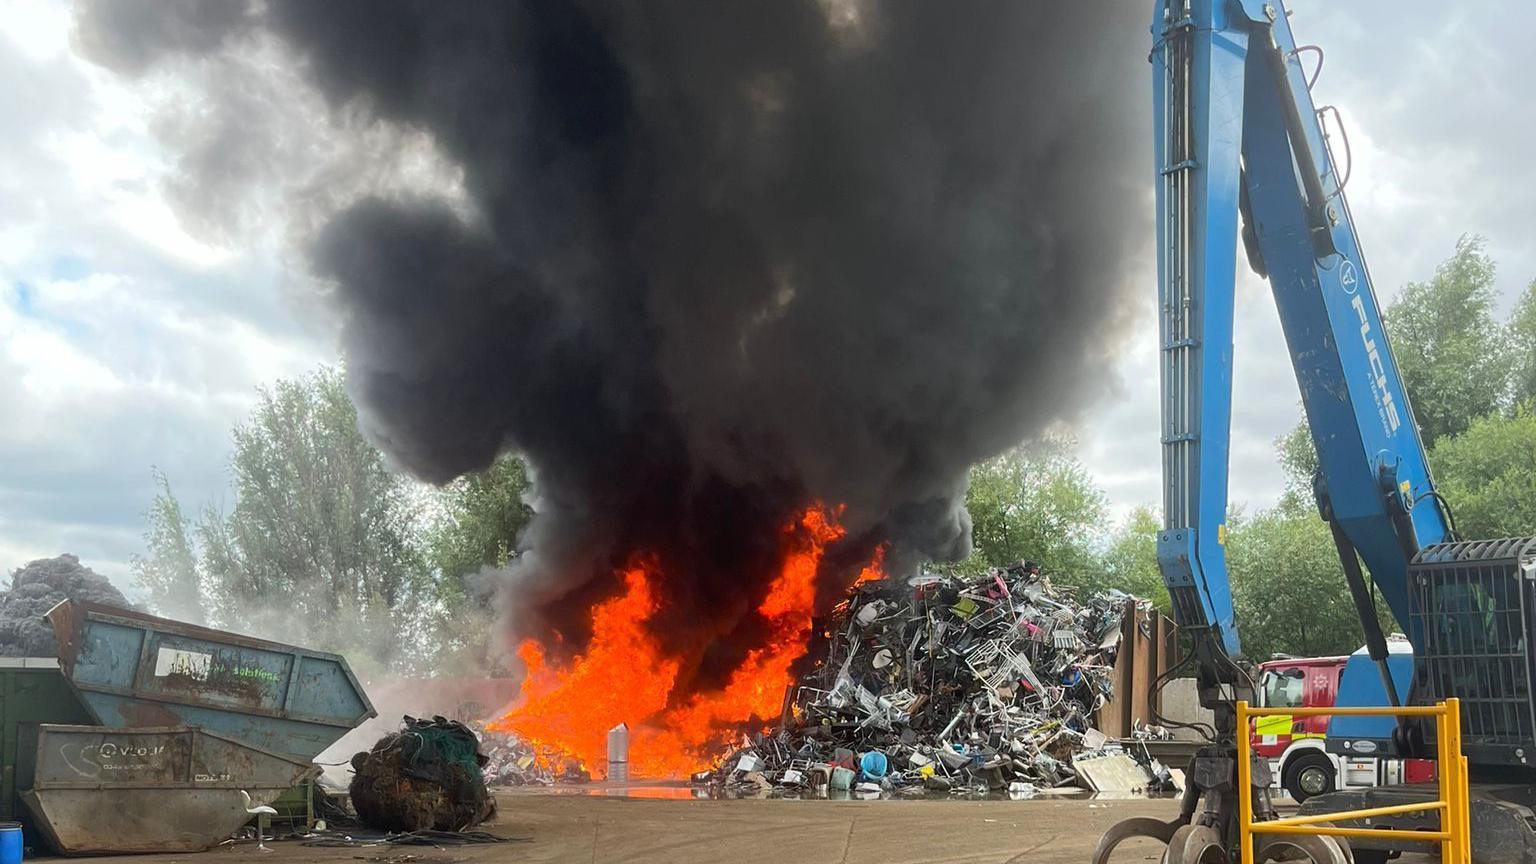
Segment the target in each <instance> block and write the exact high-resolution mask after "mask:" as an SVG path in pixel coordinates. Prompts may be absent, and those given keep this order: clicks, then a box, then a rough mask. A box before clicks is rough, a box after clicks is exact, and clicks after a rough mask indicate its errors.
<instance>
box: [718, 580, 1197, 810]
mask: <svg viewBox="0 0 1536 864" xmlns="http://www.w3.org/2000/svg"><path fill="white" fill-rule="evenodd" d="M1138 602H1141V601H1137V600H1135V599H1133V598H1131V597H1129V596H1127V595H1125V594H1121V593H1119V592H1110V593H1105V594H1101V595H1099V596H1097V597H1094V598H1093V599H1092V600H1091V601H1089V602H1088V603H1086V604H1084V603H1078V602H1076V601H1074V600H1073V599H1072V598H1071V596H1070V595H1069V594H1067V593H1066V592H1063V591H1059V590H1057V589H1055V588H1053V587H1052V585H1051V583H1050V580H1049V579H1047V578H1046V577H1045V576H1044V575H1042V574H1041V572H1040V568H1039V567H1037V566H1035V565H1033V564H1028V563H1024V564H1020V565H1017V566H1015V567H1010V568H1007V569H1006V570H996V571H993V572H992V573H990V574H987V575H985V576H982V577H979V578H974V579H968V578H957V577H943V576H921V577H918V578H915V579H912V580H910V581H903V580H894V579H879V580H871V581H867V582H863V583H861V584H859V585H857V586H855V587H854V589H853V590H852V592H851V596H850V597H849V599H848V601H847V602H845V603H843V604H842V605H840V606H838V607H837V609H836V610H835V611H834V613H833V616H832V620H831V621H830V623H829V624H828V627H827V630H826V633H827V634H828V638H827V640H826V642H825V644H824V646H823V650H824V651H825V656H824V657H823V659H822V660H821V662H820V664H819V665H818V667H817V668H816V670H815V671H814V672H812V673H810V674H808V675H806V676H805V677H804V678H802V679H801V681H800V683H799V686H798V688H797V689H796V690H795V693H794V696H793V705H792V709H793V710H792V712H786V713H787V715H789V714H791V713H792V720H791V722H790V723H789V724H788V725H786V726H784V727H782V728H779V729H777V730H774V731H772V732H768V733H764V734H761V735H758V736H757V737H756V738H755V739H750V740H749V743H747V744H746V746H744V747H742V748H740V749H738V750H735V751H733V752H731V753H729V754H728V755H727V756H726V757H725V758H724V759H722V760H721V761H720V763H719V765H718V767H717V768H716V769H715V770H713V771H707V772H702V773H700V774H697V775H695V777H694V780H695V782H696V783H700V784H707V785H711V786H713V787H714V788H715V790H716V791H717V792H730V791H738V792H739V791H743V790H745V791H752V790H760V789H770V788H776V789H779V790H781V791H783V790H788V791H791V792H802V791H820V792H826V791H828V790H831V791H844V790H850V789H851V790H853V791H854V792H860V793H863V794H869V795H875V794H881V793H884V792H891V791H896V790H899V791H904V792H907V791H909V792H914V793H922V792H923V791H925V790H937V791H954V792H965V793H979V794H986V793H988V792H1000V791H1007V792H1009V793H1011V794H1014V795H1027V794H1031V793H1032V792H1033V791H1034V790H1036V789H1037V788H1041V787H1056V786H1063V785H1070V784H1074V783H1076V782H1079V780H1081V782H1082V783H1083V784H1084V785H1085V786H1086V787H1087V788H1090V789H1095V788H1097V783H1096V776H1102V774H1103V773H1104V772H1103V771H1102V770H1100V771H1098V772H1095V770H1094V763H1093V762H1090V761H1087V757H1090V756H1096V757H1099V762H1098V764H1099V765H1100V766H1102V765H1105V764H1108V765H1111V766H1113V767H1114V768H1115V769H1117V770H1120V771H1122V772H1123V771H1124V770H1126V766H1127V763H1128V766H1129V770H1130V771H1131V772H1132V774H1131V775H1130V776H1134V777H1139V778H1141V779H1142V780H1143V784H1142V786H1141V787H1140V788H1146V789H1150V788H1156V787H1157V786H1159V785H1162V784H1166V783H1167V782H1169V778H1168V776H1167V772H1166V770H1165V769H1162V767H1161V766H1159V765H1155V764H1154V763H1151V762H1150V760H1149V759H1143V762H1145V763H1146V764H1145V766H1143V765H1141V764H1138V763H1137V762H1136V761H1133V760H1132V759H1131V758H1129V757H1127V756H1126V755H1124V754H1121V753H1119V752H1118V748H1113V747H1111V745H1109V743H1108V742H1107V741H1106V739H1105V736H1104V735H1103V734H1101V733H1100V732H1098V731H1097V730H1096V729H1094V716H1095V714H1096V712H1097V711H1098V709H1099V708H1101V707H1103V705H1104V704H1105V703H1106V702H1108V701H1109V699H1110V698H1111V696H1112V695H1113V685H1112V683H1111V675H1110V673H1111V671H1112V669H1113V667H1114V662H1115V657H1116V653H1117V650H1118V647H1119V640H1120V633H1121V621H1122V618H1123V616H1124V614H1125V612H1126V607H1127V606H1128V605H1129V604H1134V603H1138ZM1107 747H1109V748H1110V752H1109V753H1107V754H1106V752H1105V751H1106V748H1107ZM1121 776H1125V775H1124V774H1123V773H1122V775H1121Z"/></svg>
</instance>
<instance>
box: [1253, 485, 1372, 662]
mask: <svg viewBox="0 0 1536 864" xmlns="http://www.w3.org/2000/svg"><path fill="white" fill-rule="evenodd" d="M1227 566H1228V568H1229V569H1230V571H1231V574H1232V577H1231V578H1232V591H1233V602H1234V604H1235V605H1236V608H1237V621H1238V628H1239V631H1240V632H1241V634H1242V638H1243V653H1244V654H1246V655H1247V656H1248V657H1249V658H1250V659H1252V660H1267V659H1269V656H1270V655H1271V654H1274V653H1277V652H1279V653H1286V654H1294V655H1301V656H1318V655H1327V654H1348V653H1350V652H1352V651H1354V650H1355V649H1356V648H1359V647H1360V646H1361V644H1363V643H1364V641H1365V636H1364V633H1363V631H1362V630H1361V628H1360V620H1359V617H1358V615H1357V613H1356V612H1355V606H1354V602H1353V601H1352V600H1351V599H1350V594H1349V588H1348V586H1347V585H1346V583H1345V581H1344V574H1343V572H1342V570H1341V569H1340V567H1339V557H1338V553H1337V552H1336V551H1335V550H1334V547H1333V540H1332V538H1331V536H1330V534H1329V531H1328V526H1327V524H1326V523H1324V522H1323V520H1322V519H1320V518H1318V516H1317V514H1316V512H1315V511H1314V512H1311V513H1298V512H1287V511H1286V510H1284V509H1283V508H1275V509H1273V510H1267V511H1264V512H1261V513H1259V514H1257V515H1255V516H1253V517H1244V516H1242V515H1240V514H1238V515H1234V516H1233V517H1232V518H1231V519H1230V520H1229V522H1228V531H1227ZM1377 609H1378V612H1379V614H1380V615H1381V617H1382V623H1383V627H1384V628H1385V629H1386V630H1387V631H1388V632H1391V631H1392V630H1394V629H1401V628H1399V627H1396V626H1395V625H1393V624H1392V618H1391V615H1390V613H1388V612H1387V611H1386V604H1384V603H1378V604H1377Z"/></svg>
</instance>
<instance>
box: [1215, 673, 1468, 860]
mask: <svg viewBox="0 0 1536 864" xmlns="http://www.w3.org/2000/svg"><path fill="white" fill-rule="evenodd" d="M1256 717H1433V718H1435V743H1436V745H1437V749H1436V752H1437V753H1438V754H1439V757H1440V759H1439V766H1438V768H1437V771H1436V773H1437V774H1438V775H1439V778H1440V797H1439V798H1438V799H1437V800H1434V801H1426V802H1425V803H1423V804H1399V805H1397V806H1395V807H1374V808H1370V809H1366V810H1352V811H1347V812H1343V813H1321V814H1318V815H1316V816H1293V817H1291V818H1288V819H1270V820H1268V821H1265V822H1254V821H1253V756H1252V753H1251V751H1250V749H1249V748H1250V744H1251V742H1250V740H1249V736H1250V732H1249V722H1250V721H1251V720H1253V719H1254V718H1256ZM1237 728H1238V729H1239V730H1240V734H1239V735H1238V736H1237V788H1238V790H1239V792H1238V796H1237V802H1238V836H1239V838H1240V839H1239V842H1240V845H1241V847H1242V864H1253V862H1254V849H1253V835H1255V834H1313V835H1321V836H1327V837H1374V838H1378V839H1386V840H1397V841H1419V842H1423V843H1439V844H1440V861H1441V862H1442V864H1472V829H1471V825H1470V820H1469V818H1468V815H1469V814H1468V808H1467V801H1468V799H1467V757H1465V756H1463V755H1461V703H1460V701H1459V700H1456V699H1447V700H1445V701H1444V702H1441V703H1439V704H1437V705H1433V706H1430V705H1415V706H1402V707H1398V708H1250V707H1248V703H1247V702H1238V703H1237ZM1431 810H1434V811H1438V812H1439V813H1440V829H1439V830H1438V831H1393V830H1391V829H1387V828H1342V827H1339V826H1336V825H1320V824H1318V823H1322V822H1343V821H1348V820H1356V819H1373V818H1375V817H1377V816H1395V815H1398V814H1401V813H1421V812H1428V811H1431Z"/></svg>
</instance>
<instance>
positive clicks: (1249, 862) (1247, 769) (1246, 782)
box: [1237, 699, 1253, 864]
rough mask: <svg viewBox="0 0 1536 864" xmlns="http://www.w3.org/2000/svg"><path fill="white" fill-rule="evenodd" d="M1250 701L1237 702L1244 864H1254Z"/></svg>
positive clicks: (1239, 814) (1239, 830) (1240, 845)
mask: <svg viewBox="0 0 1536 864" xmlns="http://www.w3.org/2000/svg"><path fill="white" fill-rule="evenodd" d="M1251 743H1252V742H1250V741H1249V740H1248V700H1246V699H1239V700H1237V842H1238V854H1239V855H1240V856H1242V864H1253V833H1252V831H1250V830H1249V829H1250V827H1251V826H1252V825H1253V757H1252V754H1251V753H1250V752H1249V750H1248V747H1249V745H1250V744H1251Z"/></svg>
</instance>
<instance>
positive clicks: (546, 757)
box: [475, 724, 592, 786]
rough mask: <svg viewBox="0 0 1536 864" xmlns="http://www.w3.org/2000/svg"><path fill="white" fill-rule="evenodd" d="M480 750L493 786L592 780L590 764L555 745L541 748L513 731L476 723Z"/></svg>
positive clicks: (487, 780)
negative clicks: (565, 754) (558, 748)
mask: <svg viewBox="0 0 1536 864" xmlns="http://www.w3.org/2000/svg"><path fill="white" fill-rule="evenodd" d="M475 731H476V732H477V733H478V734H479V735H480V751H481V752H482V753H483V754H485V758H486V762H485V766H484V768H483V769H482V770H483V772H484V774H485V782H486V783H487V784H489V785H491V786H553V785H554V784H555V783H557V782H558V783H588V782H591V780H592V775H591V774H589V773H588V772H587V770H586V768H584V767H582V765H581V763H580V762H579V761H577V760H576V759H573V758H565V757H563V756H562V754H560V752H559V751H558V750H557V749H555V748H546V749H545V750H544V751H542V752H541V751H540V749H539V748H536V747H534V746H533V745H532V744H530V743H528V742H527V741H524V740H523V739H521V738H519V737H518V736H516V735H513V734H512V733H510V732H497V731H494V730H490V729H486V728H484V725H483V724H476V726H475Z"/></svg>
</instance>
